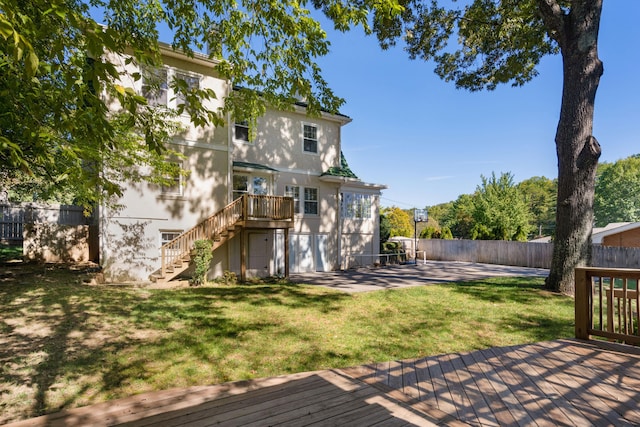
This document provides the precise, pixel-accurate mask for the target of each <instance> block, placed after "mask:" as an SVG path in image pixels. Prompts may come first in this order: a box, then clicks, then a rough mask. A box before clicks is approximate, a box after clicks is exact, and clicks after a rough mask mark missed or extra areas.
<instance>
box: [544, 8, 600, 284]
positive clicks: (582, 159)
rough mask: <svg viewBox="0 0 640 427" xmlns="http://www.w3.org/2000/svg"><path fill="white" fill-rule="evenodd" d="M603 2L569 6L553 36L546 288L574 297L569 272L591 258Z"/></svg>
mask: <svg viewBox="0 0 640 427" xmlns="http://www.w3.org/2000/svg"><path fill="white" fill-rule="evenodd" d="M601 11H602V0H583V1H582V2H580V1H578V2H574V4H573V7H572V10H571V13H569V14H564V15H562V23H563V25H562V27H561V28H559V32H556V33H555V34H553V36H554V38H555V39H556V40H557V41H558V43H559V45H560V49H561V52H562V59H563V79H564V82H563V91H562V106H561V109H560V120H559V122H558V129H557V132H556V151H557V154H558V205H557V212H556V234H555V239H554V247H553V260H552V263H551V271H550V273H549V277H548V278H547V281H546V286H547V288H549V289H552V290H554V291H558V292H562V293H565V294H569V295H573V293H574V289H575V273H574V269H575V267H577V266H580V265H586V264H588V263H589V261H590V256H591V232H592V228H593V221H594V217H593V198H594V192H595V177H596V168H597V166H598V159H599V157H600V145H599V144H598V141H597V140H596V138H595V137H593V135H592V131H593V112H594V104H595V96H596V91H597V89H598V84H599V82H600V76H601V75H602V72H603V67H602V62H601V61H600V59H599V58H598V49H597V41H598V29H599V25H600V14H601Z"/></svg>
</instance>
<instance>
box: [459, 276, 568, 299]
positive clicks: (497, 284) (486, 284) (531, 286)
mask: <svg viewBox="0 0 640 427" xmlns="http://www.w3.org/2000/svg"><path fill="white" fill-rule="evenodd" d="M451 286H453V287H454V289H455V291H456V292H458V293H461V294H464V295H468V296H470V297H473V298H475V299H478V300H482V301H487V302H492V303H505V302H515V303H518V304H530V303H533V302H540V301H541V300H543V299H548V298H559V299H561V298H567V297H566V296H563V295H562V294H560V293H554V292H550V291H548V290H546V289H545V288H544V278H541V277H517V278H514V277H494V278H491V279H482V280H476V281H470V282H460V283H453V284H451Z"/></svg>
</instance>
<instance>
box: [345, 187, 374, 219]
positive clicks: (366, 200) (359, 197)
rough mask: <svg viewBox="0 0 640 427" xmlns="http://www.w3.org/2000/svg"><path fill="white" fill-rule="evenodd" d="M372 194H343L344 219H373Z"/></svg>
mask: <svg viewBox="0 0 640 427" xmlns="http://www.w3.org/2000/svg"><path fill="white" fill-rule="evenodd" d="M371 202H372V197H371V195H370V194H359V193H342V194H341V199H340V204H341V206H340V208H341V214H342V217H343V218H348V219H370V218H371Z"/></svg>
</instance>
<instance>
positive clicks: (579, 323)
mask: <svg viewBox="0 0 640 427" xmlns="http://www.w3.org/2000/svg"><path fill="white" fill-rule="evenodd" d="M575 293H576V296H575V317H576V319H575V322H576V324H575V334H576V338H578V339H583V340H588V339H589V329H591V322H590V319H591V305H590V304H589V301H590V296H591V295H590V294H591V280H590V279H588V277H587V269H586V268H584V267H578V268H576V270H575Z"/></svg>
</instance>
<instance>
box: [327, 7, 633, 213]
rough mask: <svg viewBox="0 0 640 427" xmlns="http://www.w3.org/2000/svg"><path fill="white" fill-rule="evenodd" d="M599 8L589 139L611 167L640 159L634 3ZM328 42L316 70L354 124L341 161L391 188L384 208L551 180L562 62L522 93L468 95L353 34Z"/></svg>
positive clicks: (429, 67)
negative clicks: (489, 183)
mask: <svg viewBox="0 0 640 427" xmlns="http://www.w3.org/2000/svg"><path fill="white" fill-rule="evenodd" d="M604 3H605V4H604V7H603V16H602V21H601V26H600V40H599V55H600V58H601V59H602V61H603V62H604V68H605V72H604V75H603V77H602V79H601V81H600V87H599V89H598V94H597V97H596V113H595V119H594V135H595V137H596V138H597V139H598V140H599V142H600V144H601V146H602V157H601V159H600V160H601V161H609V162H613V161H616V160H618V159H621V158H625V157H628V156H630V155H632V154H637V153H640V138H639V136H640V80H639V76H640V55H638V51H639V50H640V25H637V22H638V19H639V18H640V0H606V1H605V2H604ZM329 33H330V34H329V39H330V40H331V43H332V49H331V53H330V54H329V55H328V56H327V57H325V58H323V59H322V60H321V61H320V63H321V66H322V69H323V72H324V76H325V78H326V80H327V81H328V82H329V84H330V86H331V87H332V88H333V90H334V91H335V92H336V93H337V94H338V95H339V96H341V97H343V98H345V99H346V104H345V105H344V106H343V107H342V109H341V112H342V113H344V114H346V115H348V116H349V117H351V118H352V119H353V122H351V123H350V124H348V125H346V126H344V127H343V129H342V148H343V152H344V153H345V156H346V158H347V161H348V162H349V166H350V167H351V169H352V170H353V171H354V172H355V173H356V174H357V175H358V176H359V177H360V178H361V179H363V180H364V181H367V182H374V183H379V184H386V185H388V186H389V188H388V189H387V190H385V191H384V192H383V198H382V204H383V206H392V205H395V206H399V207H401V208H403V209H407V208H411V207H419V208H422V207H425V206H431V205H435V204H438V203H444V202H448V201H452V200H455V199H456V198H457V197H458V196H459V195H460V194H465V193H472V192H473V191H474V190H475V189H476V187H477V186H478V185H479V184H480V182H481V179H480V176H481V175H484V176H490V175H491V173H492V172H495V173H496V175H499V174H500V173H502V172H511V173H512V174H513V175H514V179H515V181H516V182H520V181H523V180H525V179H527V178H531V177H533V176H546V177H548V178H555V177H557V157H556V151H555V143H554V136H555V130H556V127H557V123H558V116H559V111H560V98H561V89H562V68H561V58H560V56H555V57H547V58H545V59H544V60H543V62H542V64H541V66H540V67H539V69H538V70H539V72H540V75H539V76H538V77H537V78H536V79H534V80H533V81H532V82H530V83H528V84H527V85H525V86H523V87H519V88H512V87H510V86H504V87H499V88H498V89H496V90H495V91H492V92H488V91H482V92H473V93H471V92H467V91H463V90H458V89H456V88H455V85H454V84H453V83H446V82H444V81H441V80H440V79H439V78H438V77H437V76H436V75H435V74H434V73H433V68H434V64H433V63H429V62H423V61H417V60H416V61H411V60H409V59H408V57H407V55H406V53H405V52H404V51H403V50H402V49H401V48H400V47H396V48H393V49H391V50H388V51H382V50H381V49H380V48H379V47H378V45H377V42H376V39H375V38H374V37H365V36H364V35H363V33H362V31H361V30H359V29H358V30H356V31H352V32H349V33H346V34H342V33H336V32H329Z"/></svg>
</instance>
